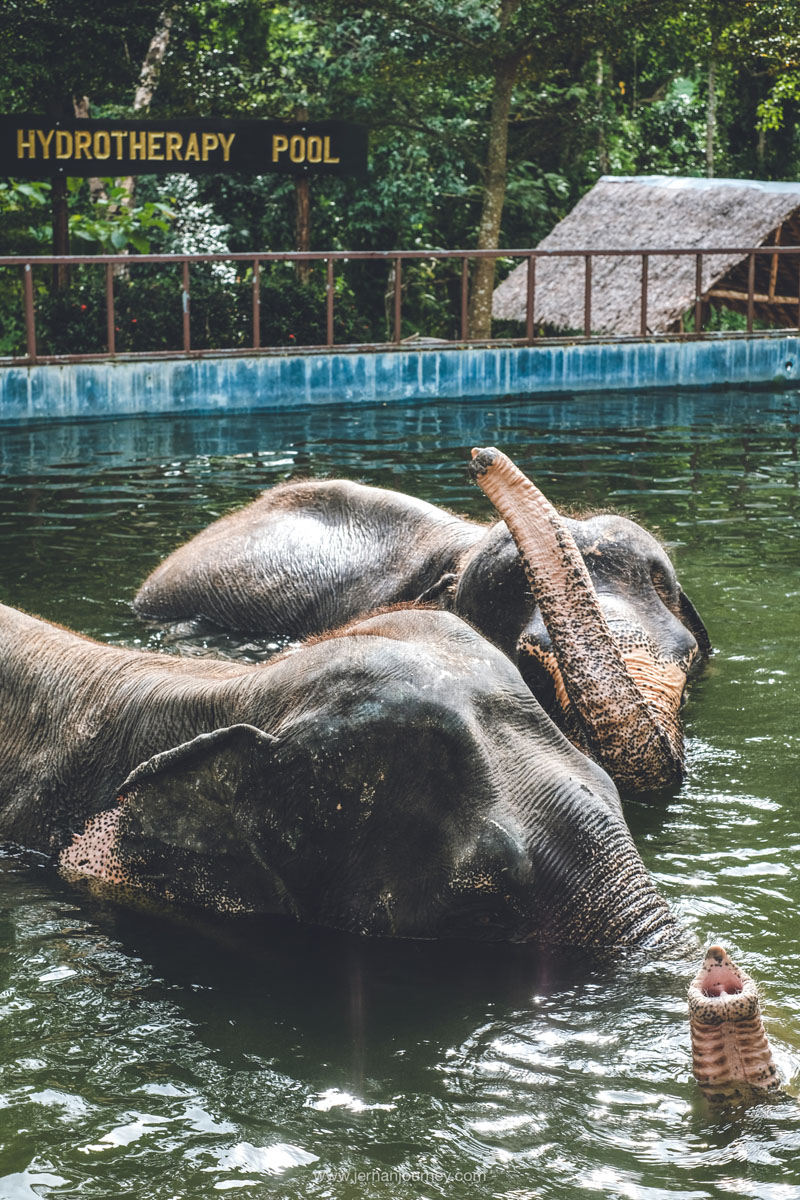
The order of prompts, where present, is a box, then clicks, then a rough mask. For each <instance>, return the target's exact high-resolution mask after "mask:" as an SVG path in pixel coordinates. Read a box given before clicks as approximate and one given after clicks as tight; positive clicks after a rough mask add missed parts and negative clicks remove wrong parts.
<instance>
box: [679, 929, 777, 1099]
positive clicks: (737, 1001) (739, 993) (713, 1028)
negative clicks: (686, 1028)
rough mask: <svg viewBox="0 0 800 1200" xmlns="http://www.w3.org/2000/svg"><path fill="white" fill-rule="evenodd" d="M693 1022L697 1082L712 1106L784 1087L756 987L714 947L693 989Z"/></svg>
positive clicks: (723, 953)
mask: <svg viewBox="0 0 800 1200" xmlns="http://www.w3.org/2000/svg"><path fill="white" fill-rule="evenodd" d="M689 1021H690V1025H691V1032H692V1060H693V1069H694V1074H695V1078H696V1079H697V1081H698V1083H699V1084H700V1087H701V1088H702V1089H703V1092H704V1093H705V1094H706V1095H707V1096H708V1098H709V1099H710V1100H711V1101H712V1102H718V1103H729V1102H731V1101H739V1100H742V1099H748V1098H750V1097H758V1096H763V1095H765V1094H766V1093H768V1092H772V1091H776V1090H777V1089H778V1088H779V1087H780V1078H779V1076H778V1071H777V1068H776V1066H775V1063H774V1062H773V1060H772V1053H771V1051H770V1047H769V1041H768V1040H767V1035H766V1032H765V1030H764V1025H763V1022H762V1020H761V1010H760V1006H759V1002H758V991H757V989H756V985H755V983H754V982H753V980H752V979H751V978H750V976H749V975H748V974H746V972H745V971H743V970H742V969H741V968H740V967H737V966H736V964H735V963H734V962H733V960H732V959H731V958H730V957H729V956H728V954H727V953H726V951H725V950H724V949H723V948H722V946H711V947H710V949H709V950H708V953H707V954H706V957H705V961H704V963H703V965H702V967H701V968H700V971H699V972H698V974H697V977H696V978H695V980H694V982H693V983H692V985H691V987H690V988H689Z"/></svg>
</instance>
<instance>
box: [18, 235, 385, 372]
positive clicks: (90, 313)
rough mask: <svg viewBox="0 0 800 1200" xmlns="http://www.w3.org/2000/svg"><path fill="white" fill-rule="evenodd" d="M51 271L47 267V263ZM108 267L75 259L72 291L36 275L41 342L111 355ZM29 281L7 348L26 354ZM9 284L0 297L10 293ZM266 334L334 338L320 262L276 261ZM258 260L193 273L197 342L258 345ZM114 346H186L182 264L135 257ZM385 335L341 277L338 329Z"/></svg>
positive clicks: (310, 341)
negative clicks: (222, 274)
mask: <svg viewBox="0 0 800 1200" xmlns="http://www.w3.org/2000/svg"><path fill="white" fill-rule="evenodd" d="M40 275H41V276H44V272H43V271H42V272H40ZM103 279H104V276H103V272H102V270H101V269H100V268H95V267H92V266H82V267H77V268H73V271H72V273H71V278H70V286H69V287H68V288H66V289H65V290H63V291H57V290H55V289H53V288H51V287H50V286H49V284H48V282H47V281H46V280H45V279H44V278H37V280H36V283H37V289H38V291H37V297H36V332H37V350H38V353H39V354H41V355H48V354H102V353H104V352H105V351H106V350H107V347H108V342H107V316H106V304H105V287H104V282H103ZM20 291H21V289H18V292H17V295H16V308H14V307H12V306H10V308H9V313H10V314H12V313H14V312H16V316H15V321H14V323H13V326H12V327H10V329H9V333H8V336H7V337H6V338H5V339H4V341H3V342H2V343H0V347H2V349H0V352H2V353H5V354H15V355H22V354H24V346H25V331H24V325H23V322H22V307H21V295H20ZM6 294H7V293H6V292H0V296H4V295H6ZM260 298H261V305H260V317H261V321H260V340H261V344H262V345H265V346H267V345H268V346H286V347H292V346H319V345H324V344H325V341H326V337H327V317H326V286H325V279H324V275H323V273H322V272H321V271H318V272H317V273H316V274H312V276H311V278H310V279H309V280H308V282H303V281H302V280H300V279H299V278H298V275H297V272H296V270H295V269H294V268H293V267H291V266H289V265H288V264H278V265H276V266H274V267H271V268H267V269H266V270H265V271H264V273H263V274H262V277H261V281H260ZM252 314H253V283H252V273H251V268H248V269H247V270H246V271H244V272H243V273H242V274H241V275H239V276H235V277H234V278H232V279H231V280H230V281H227V282H224V283H223V282H221V281H220V279H219V278H218V277H217V276H215V275H214V274H213V272H212V271H211V269H210V268H209V266H208V265H204V266H195V267H193V268H192V272H191V276H190V330H191V345H192V349H193V350H215V349H245V348H247V347H248V346H251V345H252V344H253V323H252V322H253V316H252ZM114 318H115V319H114V327H115V349H116V351H117V353H119V354H125V353H137V352H139V353H143V352H145V353H146V352H162V351H169V350H179V349H181V347H182V345H183V308H182V284H181V269H180V267H178V266H175V267H162V266H158V267H156V266H151V265H147V264H145V265H138V266H137V265H136V260H135V258H134V259H132V260H131V265H130V267H126V268H125V273H124V274H122V275H119V276H117V278H116V279H115V281H114ZM374 336H380V331H379V330H378V331H376V330H374V329H372V328H371V327H370V326H369V324H368V323H367V322H366V321H365V319H364V318H363V316H361V314H360V313H359V312H358V309H357V306H356V304H355V299H354V296H353V293H352V290H351V288H350V287H349V286H348V283H347V281H346V279H345V278H344V277H340V278H339V279H338V280H337V281H336V289H335V298H334V337H335V340H336V341H337V342H338V343H340V344H342V343H354V342H366V341H370V340H372V339H373V337H374Z"/></svg>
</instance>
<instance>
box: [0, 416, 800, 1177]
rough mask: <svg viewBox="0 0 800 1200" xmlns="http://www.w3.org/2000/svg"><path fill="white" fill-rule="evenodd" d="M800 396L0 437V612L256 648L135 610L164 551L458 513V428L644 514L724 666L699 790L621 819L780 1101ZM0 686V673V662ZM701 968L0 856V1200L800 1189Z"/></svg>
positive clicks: (543, 477)
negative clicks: (236, 536) (110, 898)
mask: <svg viewBox="0 0 800 1200" xmlns="http://www.w3.org/2000/svg"><path fill="white" fill-rule="evenodd" d="M799 432H800V400H799V399H798V396H797V394H791V393H782V394H775V395H772V394H769V393H756V394H753V395H750V396H748V395H746V394H744V393H720V394H715V395H697V396H692V395H670V396H647V395H642V396H639V397H615V396H610V397H602V398H597V399H591V400H585V401H584V400H581V401H575V400H570V399H565V400H564V401H560V402H556V403H547V404H544V403H534V402H522V401H519V402H513V403H503V404H493V405H491V406H490V408H489V409H488V411H487V410H486V409H484V408H482V407H481V406H478V405H474V404H468V405H462V406H459V405H455V404H447V405H440V406H428V407H424V408H409V409H398V408H396V407H395V408H393V407H391V406H386V407H378V408H374V409H365V410H357V409H354V410H351V411H349V412H345V413H340V412H332V411H329V410H319V411H315V412H309V413H294V414H287V415H284V416H280V415H275V414H268V415H264V414H261V415H252V416H246V415H245V416H237V417H235V418H234V417H231V418H226V417H219V416H213V417H202V418H181V419H172V418H170V419H155V418H154V419H149V420H138V421H133V420H121V421H118V422H98V423H94V424H92V423H84V424H64V425H54V426H49V427H44V426H42V427H33V426H29V427H24V428H22V427H8V428H6V429H4V430H0V472H1V477H0V547H2V552H1V557H0V598H1V599H2V600H4V601H5V602H7V603H10V604H15V605H19V606H20V607H23V608H26V609H28V610H29V611H32V612H36V613H39V614H40V615H42V616H43V617H46V618H48V619H51V620H55V621H58V622H60V623H62V624H65V625H68V626H71V627H73V628H75V629H78V630H81V631H83V632H86V633H89V634H91V635H92V636H95V637H97V638H100V639H107V640H110V641H114V642H120V643H122V644H125V645H137V646H138V645H150V646H152V647H154V648H159V649H161V650H162V651H164V652H168V653H195V654H204V653H226V654H237V655H244V656H245V657H251V658H254V659H256V658H263V657H266V656H267V655H268V654H269V652H270V651H269V647H266V646H264V645H259V644H256V643H250V644H245V645H244V646H242V645H241V644H236V643H232V642H228V641H227V639H225V638H224V637H221V636H219V635H213V634H211V633H210V632H209V631H203V630H198V629H196V628H188V629H186V628H185V629H179V630H172V631H168V632H166V633H165V632H164V631H162V630H158V629H155V628H147V627H143V626H142V625H141V624H140V623H139V622H138V621H137V620H136V619H135V618H134V616H133V614H132V613H131V610H130V607H129V604H130V599H131V596H132V595H133V593H134V591H135V588H136V586H137V584H138V583H139V581H140V580H141V579H142V578H143V577H144V576H145V575H146V574H147V573H148V572H149V571H150V570H151V569H152V567H153V566H154V565H155V564H156V563H157V562H158V561H159V559H160V558H161V557H162V556H163V555H164V554H165V553H167V552H168V551H169V550H170V549H172V548H173V547H174V546H175V545H177V544H178V543H179V542H180V541H182V540H184V539H185V538H186V537H188V536H190V535H191V534H192V533H194V532H195V531H196V530H198V529H200V528H202V527H203V526H204V525H205V524H207V523H208V522H209V521H210V520H211V519H213V518H215V517H216V516H218V515H220V514H221V513H223V512H225V511H228V510H230V509H231V508H232V507H234V506H236V505H238V504H240V503H242V502H245V501H246V500H248V499H250V498H251V497H252V496H253V495H254V494H255V493H256V492H257V491H258V490H259V489H261V488H263V487H265V486H268V485H270V484H272V483H276V482H278V481H279V480H283V479H288V478H292V477H296V476H314V477H318V476H322V475H334V476H336V475H344V476H349V477H351V478H360V479H362V480H364V481H366V482H368V483H377V484H382V485H389V486H395V487H399V488H401V489H402V490H405V491H408V492H412V493H414V494H417V495H419V496H422V497H424V498H426V499H429V500H433V501H436V502H439V503H442V504H445V505H447V506H448V507H450V508H453V509H455V510H458V511H462V512H466V513H469V514H472V515H487V516H488V509H487V507H486V501H485V500H484V498H483V497H482V496H481V495H480V493H478V492H477V491H476V490H475V489H474V488H473V487H472V485H471V484H469V482H468V481H467V478H466V473H465V469H464V464H465V462H466V460H467V458H468V455H469V449H470V447H471V446H473V445H482V444H496V445H498V446H501V447H502V448H503V449H505V450H507V451H508V452H509V453H511V454H512V455H513V456H514V457H515V458H516V459H517V461H518V462H519V463H520V465H521V466H522V467H523V468H524V469H525V470H526V471H528V472H529V473H531V474H532V475H533V477H535V478H536V479H537V481H538V482H539V483H540V485H541V486H542V487H543V488H544V490H545V491H546V492H547V493H548V494H549V495H550V497H551V498H552V499H553V500H554V501H555V502H556V503H558V504H560V505H562V506H563V505H572V506H593V507H594V506H598V507H599V506H614V507H621V508H623V509H624V510H627V511H629V512H632V513H634V514H635V515H637V516H638V517H639V518H640V519H642V520H643V521H644V522H645V523H647V524H649V525H650V526H651V527H653V528H655V529H656V530H657V531H658V532H659V533H660V535H661V536H662V537H663V538H664V539H665V541H666V542H667V543H668V545H669V546H670V549H671V553H672V555H673V558H674V560H675V562H676V565H677V568H678V571H679V575H680V577H681V579H682V581H683V583H684V586H685V588H686V591H687V592H688V594H689V595H690V596H691V597H692V599H693V601H694V602H695V604H696V605H697V607H698V608H699V610H700V612H701V613H702V615H703V616H704V618H705V620H706V622H707V624H708V627H709V630H710V632H711V636H712V638H713V641H714V644H715V646H716V648H717V652H716V655H715V657H714V659H713V661H712V663H711V665H710V667H709V668H708V670H707V672H706V673H705V675H704V676H703V678H702V679H700V680H699V681H698V682H697V683H696V684H695V685H694V687H693V690H692V693H691V698H690V700H689V703H688V704H687V707H686V709H685V720H686V728H687V734H688V749H689V760H690V766H691V774H690V776H689V779H688V781H687V783H686V784H685V786H684V787H683V788H682V790H681V791H680V793H679V794H678V795H676V796H675V797H674V798H672V799H670V800H668V801H667V802H664V803H662V804H658V805H644V804H639V805H629V806H627V809H626V812H627V816H628V819H629V822H630V825H631V828H632V830H633V832H634V836H635V838H636V840H637V843H638V845H639V847H640V849H641V852H642V854H643V856H644V858H645V861H646V862H647V865H648V867H649V868H650V870H651V871H652V872H653V873H654V875H655V876H656V878H657V880H658V882H659V886H660V887H661V888H662V890H663V892H664V893H665V895H666V896H667V897H668V898H669V900H670V902H671V903H672V904H673V905H674V907H675V908H676V909H677V910H678V912H679V913H680V914H681V916H682V917H683V919H684V921H685V923H686V924H687V925H688V926H689V927H690V928H691V929H692V930H693V931H694V932H695V933H696V934H697V937H698V939H699V940H700V941H701V942H703V943H708V942H709V941H711V940H712V939H713V940H720V941H722V942H723V943H724V944H725V945H726V946H728V948H729V949H730V950H731V952H732V953H733V954H734V956H735V957H737V958H739V959H740V960H741V962H742V964H743V965H744V966H746V967H747V968H748V969H749V970H750V971H751V972H752V973H753V974H754V975H756V977H757V978H758V979H759V980H760V981H761V983H762V985H763V991H764V995H765V1006H764V1007H765V1013H766V1018H767V1021H768V1027H769V1030H770V1034H771V1037H772V1040H773V1043H774V1048H775V1050H776V1055H777V1058H778V1061H779V1065H780V1067H781V1069H782V1071H783V1074H784V1078H785V1079H787V1081H789V1086H790V1089H791V1088H792V1087H793V1083H792V1081H795V1082H796V1083H799V1084H800V922H798V918H797V907H798V897H799V896H800V886H798V868H799V867H800V796H799V795H798V779H800V731H799V730H798V695H799V693H800V682H799V681H798V661H797V658H798V656H797V646H798V638H799V636H800V604H799V603H798V599H799V598H800V540H799V539H798V516H800V490H799V488H798V465H799V464H798V433H799ZM0 669H2V664H0ZM694 967H695V962H694V960H690V959H683V958H677V959H674V960H664V961H648V960H646V959H642V958H641V957H640V956H637V955H632V956H630V957H628V958H622V959H620V960H619V961H616V962H614V963H613V964H611V965H606V966H598V965H597V964H592V963H588V962H583V961H581V960H579V959H578V960H576V959H575V957H574V956H557V955H550V956H538V957H537V956H534V955H532V954H530V953H528V952H525V951H521V950H514V951H512V950H511V949H503V948H499V949H496V950H494V951H492V952H486V951H484V952H480V953H478V952H477V951H476V950H474V949H473V948H470V947H468V946H465V947H442V946H426V945H399V944H372V945H370V944H364V943H359V942H357V941H355V940H352V939H346V938H340V937H337V936H333V935H329V934H325V933H321V932H319V931H307V930H302V929H297V928H293V927H287V926H285V925H283V924H281V923H274V922H272V923H270V922H247V923H234V924H223V923H214V922H212V921H196V920H190V919H188V918H186V917H181V916H179V915H178V914H175V915H172V916H167V915H154V914H148V913H142V912H135V911H130V910H127V909H125V908H122V907H118V906H115V905H114V904H112V903H110V902H107V901H101V900H98V899H91V898H88V897H86V896H85V895H84V894H82V893H80V892H74V891H72V890H70V888H69V887H68V886H67V885H66V884H65V883H63V882H62V881H61V880H59V879H58V877H57V876H55V875H54V874H53V872H52V871H51V870H50V868H49V867H48V866H47V865H46V864H43V863H40V862H38V861H31V860H30V859H24V858H22V859H21V858H18V857H11V856H6V857H5V858H0V1197H3V1198H13V1200H29V1198H30V1197H33V1196H43V1197H44V1196H46V1197H56V1196H75V1197H78V1196H79V1197H86V1198H94V1197H98V1198H103V1200H107V1198H111V1197H117V1196H129V1195H130V1196H136V1197H138V1198H140V1200H148V1198H150V1197H153V1198H155V1197H159V1200H165V1198H169V1197H180V1198H181V1200H183V1198H187V1200H188V1198H192V1200H194V1198H200V1197H203V1198H205V1197H209V1196H214V1195H217V1194H224V1193H225V1192H227V1191H230V1192H232V1193H233V1194H234V1195H241V1196H244V1197H272V1196H275V1197H311V1198H312V1200H322V1198H325V1197H361V1196H365V1197H376V1198H377V1197H380V1198H383V1197H386V1198H388V1197H395V1196H413V1197H439V1196H442V1197H444V1196H446V1197H455V1198H461V1197H473V1196H492V1197H507V1198H508V1200H527V1198H529V1197H531V1198H532V1197H559V1198H561V1197H564V1198H569V1197H575V1196H585V1197H587V1198H589V1197H625V1198H630V1197H633V1198H640V1197H641V1198H642V1200H660V1198H662V1197H683V1198H687V1200H688V1198H692V1200H695V1198H701V1197H718V1198H720V1200H723V1198H724V1200H728V1198H730V1197H759V1198H761V1197H763V1198H764V1200H787V1198H790V1200H791V1198H795V1197H800V1105H798V1103H796V1102H795V1101H794V1100H793V1099H791V1098H789V1099H786V1100H784V1101H782V1102H775V1103H769V1104H765V1105H760V1106H756V1107H753V1108H750V1109H746V1110H739V1111H736V1112H733V1113H726V1114H719V1113H712V1112H710V1111H709V1109H708V1108H707V1107H706V1106H705V1103H704V1102H703V1101H702V1099H701V1098H700V1097H699V1096H698V1094H697V1091H696V1087H695V1085H694V1082H693V1080H692V1077H691V1073H690V1054H689V1042H688V1032H687V1027H686V1021H685V991H686V986H687V983H688V979H689V976H690V974H691V973H692V971H693V969H694Z"/></svg>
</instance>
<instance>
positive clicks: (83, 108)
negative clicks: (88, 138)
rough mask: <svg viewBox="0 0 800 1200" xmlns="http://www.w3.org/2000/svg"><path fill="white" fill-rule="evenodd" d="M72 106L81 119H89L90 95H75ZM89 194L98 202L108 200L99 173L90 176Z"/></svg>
mask: <svg viewBox="0 0 800 1200" xmlns="http://www.w3.org/2000/svg"><path fill="white" fill-rule="evenodd" d="M72 107H73V108H74V110H75V116H76V117H78V118H79V119H81V120H87V121H88V119H89V97H88V96H73V97H72ZM89 194H90V195H91V197H92V200H93V201H94V203H95V204H96V203H97V202H98V201H99V200H108V196H107V195H106V189H105V187H104V186H103V181H102V179H100V178H99V177H98V176H97V175H92V176H90V178H89Z"/></svg>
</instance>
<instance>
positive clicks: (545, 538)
mask: <svg viewBox="0 0 800 1200" xmlns="http://www.w3.org/2000/svg"><path fill="white" fill-rule="evenodd" d="M472 453H473V460H472V463H471V468H470V469H471V473H472V475H473V478H474V479H475V482H476V483H477V484H478V486H479V487H480V488H481V489H482V490H483V491H484V492H485V493H486V495H487V496H488V497H489V499H490V500H491V501H492V503H493V504H494V506H495V508H496V509H497V511H498V512H499V513H500V516H501V517H502V518H503V520H504V521H505V522H506V525H507V526H508V529H509V531H510V532H511V535H512V537H513V538H514V541H515V542H516V544H517V547H518V549H519V552H520V556H521V558H522V562H523V566H524V568H525V573H526V575H527V577H528V580H529V582H530V584H531V587H532V590H533V593H534V595H535V597H536V601H537V603H538V605H539V609H540V611H541V614H542V619H543V621H544V623H545V625H546V627H547V631H548V633H549V635H550V639H551V641H552V644H553V650H554V652H555V655H556V659H557V661H558V665H559V668H560V671H561V677H562V679H563V683H564V687H565V689H566V692H567V695H568V697H569V700H570V703H571V705H572V707H573V709H574V711H575V713H576V714H577V716H578V719H579V721H580V724H581V726H582V730H583V733H584V734H585V741H586V745H587V747H588V750H589V752H590V754H591V757H592V758H594V759H595V760H596V761H597V762H599V763H600V764H601V765H602V766H603V767H605V769H606V770H607V771H608V773H609V774H610V775H611V777H612V778H613V779H614V781H615V782H616V783H617V785H618V787H620V788H621V789H626V790H632V791H642V790H646V789H658V788H662V787H666V786H669V785H671V784H674V783H675V782H676V781H678V780H679V779H680V778H681V775H682V769H683V755H682V747H681V740H680V731H679V725H678V724H677V723H674V722H672V721H670V720H669V716H670V715H672V714H671V710H672V709H676V707H677V705H676V702H675V700H674V699H672V700H671V699H670V692H671V688H670V683H671V681H670V679H669V677H668V676H669V666H671V664H669V665H667V666H666V667H665V668H664V669H663V670H664V671H665V672H666V674H665V675H664V677H663V678H662V677H661V674H660V668H659V665H658V664H655V663H653V664H645V663H639V662H638V661H635V660H632V662H631V665H630V668H629V667H628V666H627V665H626V661H625V659H624V658H623V655H622V652H621V650H620V648H619V647H618V646H617V644H616V642H615V640H614V637H613V636H612V634H611V631H610V629H609V627H608V624H607V622H606V619H605V617H604V616H603V613H602V610H601V608H600V604H599V602H598V599H597V594H596V593H595V590H594V586H593V584H592V581H591V578H590V576H589V572H588V571H587V569H586V564H585V563H584V561H583V558H582V556H581V553H580V551H579V549H578V547H577V546H576V544H575V541H574V538H573V537H572V535H571V534H570V532H569V530H568V528H567V526H566V525H565V523H564V521H563V519H562V517H561V516H560V514H559V513H558V512H556V510H555V509H554V508H553V506H552V504H550V502H549V500H547V499H546V497H545V496H543V495H542V493H541V492H540V491H539V489H538V488H537V487H535V485H534V484H533V483H531V481H530V480H529V479H527V478H526V477H525V476H524V475H523V474H522V472H521V471H519V470H518V469H517V467H516V466H515V465H514V464H513V463H512V462H511V460H510V459H509V458H507V457H506V455H505V454H502V453H501V452H500V451H499V450H495V449H488V450H480V451H478V450H473V452H472ZM643 693H644V694H643ZM648 693H649V694H648ZM679 696H680V692H679V693H678V700H679ZM675 715H676V714H675ZM665 717H666V719H665Z"/></svg>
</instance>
